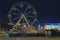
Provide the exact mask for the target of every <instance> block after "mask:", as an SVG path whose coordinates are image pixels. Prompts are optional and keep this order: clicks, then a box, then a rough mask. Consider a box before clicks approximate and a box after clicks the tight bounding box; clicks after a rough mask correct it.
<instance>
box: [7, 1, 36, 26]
mask: <svg viewBox="0 0 60 40" xmlns="http://www.w3.org/2000/svg"><path fill="white" fill-rule="evenodd" d="M22 15H23V16H24V18H25V19H27V20H26V21H28V23H29V24H31V25H33V24H34V23H35V22H36V21H37V11H36V9H35V8H34V7H33V6H32V5H31V4H30V3H28V2H17V3H15V4H13V5H12V7H11V9H10V10H9V13H8V18H9V21H10V23H13V24H16V23H17V22H18V20H20V18H21V16H22ZM19 23H20V22H19ZM21 23H22V22H21Z"/></svg>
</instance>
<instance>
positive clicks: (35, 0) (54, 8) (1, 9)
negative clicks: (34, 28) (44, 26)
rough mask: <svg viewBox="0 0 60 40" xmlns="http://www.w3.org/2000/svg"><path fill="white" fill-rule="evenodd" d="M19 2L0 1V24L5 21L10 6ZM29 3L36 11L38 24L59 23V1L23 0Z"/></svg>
mask: <svg viewBox="0 0 60 40" xmlns="http://www.w3.org/2000/svg"><path fill="white" fill-rule="evenodd" d="M18 1H20V0H0V23H1V22H2V21H3V20H5V21H6V22H8V21H7V19H8V18H7V14H8V11H9V9H10V8H11V6H12V5H13V4H14V3H16V2H18ZM23 1H26V2H30V3H31V4H32V5H33V6H34V7H35V8H36V10H37V12H38V15H37V18H38V21H39V22H38V23H46V22H54V23H56V22H57V23H58V22H60V1H58V0H23Z"/></svg>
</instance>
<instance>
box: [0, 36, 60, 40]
mask: <svg viewBox="0 0 60 40" xmlns="http://www.w3.org/2000/svg"><path fill="white" fill-rule="evenodd" d="M0 40H60V37H0Z"/></svg>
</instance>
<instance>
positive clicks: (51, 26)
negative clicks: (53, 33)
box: [45, 23, 60, 29]
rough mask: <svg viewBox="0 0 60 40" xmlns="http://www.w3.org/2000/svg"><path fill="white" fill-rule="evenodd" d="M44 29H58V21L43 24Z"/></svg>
mask: <svg viewBox="0 0 60 40" xmlns="http://www.w3.org/2000/svg"><path fill="white" fill-rule="evenodd" d="M45 28H46V29H58V28H60V23H49V24H45Z"/></svg>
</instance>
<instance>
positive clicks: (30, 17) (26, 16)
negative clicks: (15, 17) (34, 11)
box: [26, 15, 34, 18]
mask: <svg viewBox="0 0 60 40" xmlns="http://www.w3.org/2000/svg"><path fill="white" fill-rule="evenodd" d="M26 17H29V18H34V16H30V15H28V16H26Z"/></svg>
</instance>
